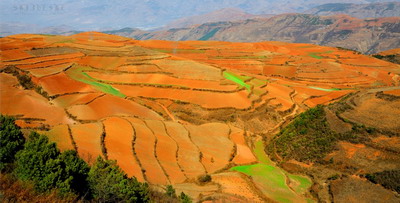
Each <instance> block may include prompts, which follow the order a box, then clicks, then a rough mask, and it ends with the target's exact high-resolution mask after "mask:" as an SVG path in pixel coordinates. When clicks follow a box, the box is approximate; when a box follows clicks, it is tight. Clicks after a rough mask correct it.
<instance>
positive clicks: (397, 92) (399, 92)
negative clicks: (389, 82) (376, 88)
mask: <svg viewBox="0 0 400 203" xmlns="http://www.w3.org/2000/svg"><path fill="white" fill-rule="evenodd" d="M383 93H384V94H390V95H394V96H400V89H395V90H388V91H384V92H383Z"/></svg>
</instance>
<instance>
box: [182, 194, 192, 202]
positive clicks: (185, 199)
mask: <svg viewBox="0 0 400 203" xmlns="http://www.w3.org/2000/svg"><path fill="white" fill-rule="evenodd" d="M179 200H180V201H181V202H182V203H192V200H191V199H190V197H189V196H187V195H186V194H185V193H183V192H181V194H180V195H179Z"/></svg>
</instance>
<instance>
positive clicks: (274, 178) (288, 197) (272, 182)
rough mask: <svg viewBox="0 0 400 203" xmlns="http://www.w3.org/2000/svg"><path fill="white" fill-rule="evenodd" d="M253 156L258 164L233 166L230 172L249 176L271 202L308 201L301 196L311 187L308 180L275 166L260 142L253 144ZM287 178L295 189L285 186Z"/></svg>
mask: <svg viewBox="0 0 400 203" xmlns="http://www.w3.org/2000/svg"><path fill="white" fill-rule="evenodd" d="M254 154H255V156H256V157H257V160H258V161H259V163H258V164H253V165H245V166H235V167H233V168H231V170H232V171H238V172H241V173H244V174H246V175H248V176H250V177H251V178H252V180H253V181H254V182H255V183H256V185H258V186H259V187H260V189H261V190H262V191H263V192H264V193H265V194H266V195H267V196H268V197H269V198H271V199H273V200H276V201H278V202H294V201H297V200H299V199H303V200H304V201H308V200H307V199H306V198H305V197H304V196H302V195H303V194H304V193H305V192H306V191H307V190H308V188H309V187H310V186H311V180H310V179H308V178H306V177H303V176H297V175H292V174H289V173H287V172H286V171H284V170H282V169H281V168H279V167H277V166H275V164H274V163H273V162H272V161H271V159H270V158H269V157H268V156H267V154H266V153H265V151H264V146H263V143H262V141H258V142H256V143H255V148H254ZM287 178H290V180H291V181H292V182H295V185H296V187H295V188H294V189H293V190H292V189H291V188H290V187H289V186H288V185H287Z"/></svg>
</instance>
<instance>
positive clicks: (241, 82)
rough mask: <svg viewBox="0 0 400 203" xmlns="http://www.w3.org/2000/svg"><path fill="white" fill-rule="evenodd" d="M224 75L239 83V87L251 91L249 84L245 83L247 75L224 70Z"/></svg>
mask: <svg viewBox="0 0 400 203" xmlns="http://www.w3.org/2000/svg"><path fill="white" fill-rule="evenodd" d="M223 75H224V77H225V78H226V79H228V80H231V81H233V82H235V83H236V84H238V85H240V86H241V87H245V88H246V89H247V90H248V91H251V85H249V84H247V83H246V82H245V80H247V79H250V77H247V76H238V75H236V74H234V73H230V72H227V71H225V72H224V73H223Z"/></svg>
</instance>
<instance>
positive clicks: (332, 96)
mask: <svg viewBox="0 0 400 203" xmlns="http://www.w3.org/2000/svg"><path fill="white" fill-rule="evenodd" d="M350 92H353V91H352V90H342V91H334V92H331V93H329V94H327V95H324V96H321V97H316V98H312V99H309V100H307V101H305V102H304V104H306V105H307V106H309V107H314V106H317V105H318V104H328V103H330V102H332V101H335V100H337V99H339V98H341V97H343V96H345V95H347V94H349V93H350Z"/></svg>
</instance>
